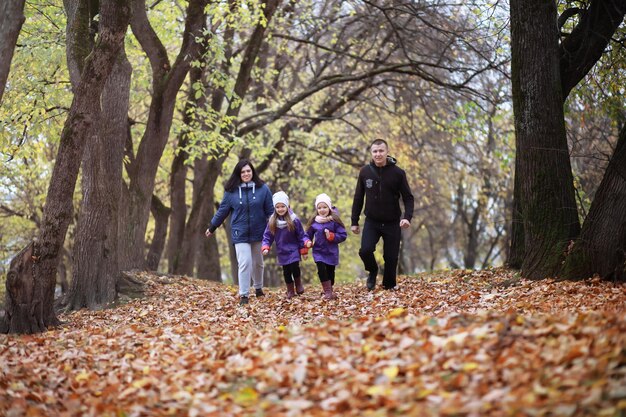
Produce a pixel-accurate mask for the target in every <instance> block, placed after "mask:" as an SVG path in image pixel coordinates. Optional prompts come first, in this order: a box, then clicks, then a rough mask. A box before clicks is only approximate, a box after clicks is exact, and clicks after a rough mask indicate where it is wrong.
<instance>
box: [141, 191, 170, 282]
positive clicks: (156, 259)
mask: <svg viewBox="0 0 626 417" xmlns="http://www.w3.org/2000/svg"><path fill="white" fill-rule="evenodd" d="M150 212H151V213H152V217H154V235H153V236H152V242H151V243H150V248H149V249H148V255H147V256H146V268H147V269H148V271H157V270H158V269H159V263H160V262H161V254H162V253H163V248H165V242H166V238H167V223H168V220H169V218H170V213H171V212H172V210H171V209H170V208H169V207H167V206H166V205H165V204H163V202H161V200H159V199H158V198H157V197H156V196H154V195H153V196H152V205H151V207H150Z"/></svg>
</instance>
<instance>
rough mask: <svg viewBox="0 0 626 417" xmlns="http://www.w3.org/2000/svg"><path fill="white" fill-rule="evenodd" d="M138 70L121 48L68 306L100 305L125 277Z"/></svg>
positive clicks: (87, 158)
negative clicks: (121, 227) (133, 86)
mask: <svg viewBox="0 0 626 417" xmlns="http://www.w3.org/2000/svg"><path fill="white" fill-rule="evenodd" d="M131 73H132V68H131V66H130V62H128V59H127V58H126V54H125V53H124V50H123V48H122V50H121V51H120V54H119V56H118V58H117V62H116V63H115V66H114V67H113V71H112V72H111V75H110V76H109V79H108V80H107V83H106V85H105V88H104V91H103V94H102V100H101V103H102V112H101V114H100V119H99V121H98V126H99V128H98V130H97V132H94V134H93V135H92V140H91V141H90V142H89V143H88V144H87V148H86V150H85V155H84V159H83V164H82V172H83V176H82V192H83V201H82V204H81V208H80V214H79V217H78V225H77V228H76V239H75V245H74V255H73V261H74V268H73V277H72V285H71V290H70V293H69V294H68V297H67V303H66V304H67V307H68V309H71V310H78V309H81V308H88V309H99V308H102V307H104V306H106V305H107V304H109V303H111V302H113V301H114V300H115V298H116V295H117V291H116V284H117V280H118V279H119V278H120V268H119V261H118V213H119V202H120V194H121V184H122V169H123V156H124V144H125V138H126V129H127V127H126V124H127V119H128V103H129V96H130V79H131Z"/></svg>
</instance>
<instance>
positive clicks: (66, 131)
mask: <svg viewBox="0 0 626 417" xmlns="http://www.w3.org/2000/svg"><path fill="white" fill-rule="evenodd" d="M129 15H130V7H129V4H128V0H102V2H101V4H100V23H99V25H100V31H99V36H98V41H97V43H96V45H95V46H94V49H93V52H92V53H91V54H90V55H89V58H88V59H87V61H86V63H85V66H84V69H83V71H82V75H81V81H80V84H79V85H78V88H77V89H76V92H75V94H74V100H73V101H72V105H71V107H70V111H69V114H68V117H67V120H66V122H65V126H64V127H63V131H62V133H61V140H60V144H59V150H58V154H57V159H56V163H55V165H54V169H53V171H52V176H51V179H50V185H49V187H48V193H47V196H46V203H45V206H44V212H43V220H42V227H41V231H40V235H39V238H38V240H37V241H36V242H35V243H34V245H33V248H32V250H31V251H32V258H31V259H34V260H35V263H34V265H33V267H32V268H27V269H29V270H31V271H32V272H29V273H26V274H24V275H19V274H18V275H16V276H15V279H16V280H17V281H19V282H20V284H19V285H17V287H19V288H26V289H28V288H30V284H29V282H30V280H31V278H30V277H31V276H32V281H33V285H32V286H33V289H32V291H30V293H31V294H32V296H30V297H27V299H28V300H27V301H28V302H27V304H28V305H27V306H25V308H26V309H27V311H28V312H29V314H30V316H29V318H28V320H29V325H28V327H27V328H24V327H22V328H21V329H22V330H24V331H27V332H37V331H44V330H45V329H46V327H47V326H51V325H57V324H58V323H59V321H58V318H57V317H56V314H55V312H54V303H53V301H54V286H55V281H56V280H55V278H56V271H57V267H58V263H59V255H60V252H61V250H62V247H63V242H64V239H65V233H66V232H67V228H68V226H69V224H70V221H71V220H72V211H73V194H74V188H75V185H76V179H77V177H78V171H79V168H80V162H81V160H82V154H83V150H84V148H85V144H86V142H87V140H88V139H89V137H90V135H91V134H92V128H93V127H94V124H95V123H96V121H97V117H98V114H99V111H100V96H101V93H102V90H103V88H104V84H105V82H106V80H107V78H108V77H109V74H110V72H111V69H112V67H113V65H114V63H115V61H116V58H117V55H118V53H119V50H120V48H121V47H122V45H123V41H124V37H125V34H126V28H127V27H128V20H129ZM31 274H32V275H31ZM14 287H16V286H14ZM17 287H16V288H17ZM9 291H12V289H9ZM9 308H11V307H9ZM16 313H17V311H7V317H15V315H16ZM8 331H9V332H14V331H18V330H17V329H16V327H14V326H12V325H9V328H8Z"/></svg>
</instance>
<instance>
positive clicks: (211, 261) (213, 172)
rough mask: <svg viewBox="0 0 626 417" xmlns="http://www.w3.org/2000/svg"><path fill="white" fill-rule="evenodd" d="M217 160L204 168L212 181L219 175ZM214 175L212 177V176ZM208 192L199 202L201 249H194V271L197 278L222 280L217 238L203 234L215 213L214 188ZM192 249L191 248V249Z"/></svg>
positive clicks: (199, 238) (197, 235)
mask: <svg viewBox="0 0 626 417" xmlns="http://www.w3.org/2000/svg"><path fill="white" fill-rule="evenodd" d="M217 162H218V161H216V160H215V159H213V160H211V161H209V163H208V168H207V169H206V171H205V172H206V173H207V175H208V176H210V177H211V178H209V181H212V182H213V183H215V182H217V179H218V178H219V175H220V174H221V164H220V169H218V168H217V167H216V165H217ZM213 177H214V178H213ZM207 191H208V193H207V195H206V198H205V201H203V202H202V204H200V215H199V222H198V224H197V225H196V227H197V234H196V239H198V240H197V243H196V248H199V249H201V251H199V252H198V251H196V250H194V252H195V253H197V256H196V271H197V276H198V278H204V279H208V280H211V281H217V282H221V281H222V270H221V267H220V252H219V248H218V245H217V239H216V238H215V236H211V237H210V238H208V239H207V238H206V237H205V236H204V231H205V230H206V228H207V227H208V224H209V223H210V221H211V219H212V218H213V215H214V214H215V206H216V205H215V203H214V202H215V189H214V188H209V189H208V190H207ZM192 250H193V249H192Z"/></svg>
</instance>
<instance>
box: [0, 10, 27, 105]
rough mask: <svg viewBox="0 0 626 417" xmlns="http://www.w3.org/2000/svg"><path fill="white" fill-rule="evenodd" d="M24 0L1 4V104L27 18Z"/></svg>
mask: <svg viewBox="0 0 626 417" xmlns="http://www.w3.org/2000/svg"><path fill="white" fill-rule="evenodd" d="M24 3H25V1H24V0H3V1H2V3H1V4H0V104H1V103H2V96H3V95H4V89H5V87H6V84H7V80H8V79H9V71H10V70H11V61H12V60H13V52H14V51H15V45H16V44H17V38H18V37H19V35H20V30H21V29H22V25H23V24H24V21H25V20H26V18H25V17H24Z"/></svg>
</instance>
